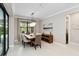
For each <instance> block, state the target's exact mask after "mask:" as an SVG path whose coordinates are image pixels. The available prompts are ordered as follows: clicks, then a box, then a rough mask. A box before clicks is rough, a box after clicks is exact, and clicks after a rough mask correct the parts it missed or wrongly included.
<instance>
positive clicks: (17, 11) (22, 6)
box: [13, 3, 79, 18]
mask: <svg viewBox="0 0 79 59" xmlns="http://www.w3.org/2000/svg"><path fill="white" fill-rule="evenodd" d="M76 5H79V4H77V3H14V4H13V6H14V7H13V9H14V15H19V16H29V17H36V18H46V17H48V16H50V15H53V14H55V13H56V12H59V11H62V10H65V9H68V8H71V7H73V6H76ZM32 14H33V15H32Z"/></svg>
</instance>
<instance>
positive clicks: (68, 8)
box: [45, 5, 79, 19]
mask: <svg viewBox="0 0 79 59" xmlns="http://www.w3.org/2000/svg"><path fill="white" fill-rule="evenodd" d="M78 7H79V5H76V6H74V7H71V8H68V9H65V10H62V11H59V12H56V13H54V14H52V15H49V16H48V17H46V18H49V17H52V16H55V15H58V14H60V13H64V12H66V11H69V10H72V9H75V8H78ZM46 18H45V19H46Z"/></svg>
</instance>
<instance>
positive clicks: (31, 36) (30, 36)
mask: <svg viewBox="0 0 79 59" xmlns="http://www.w3.org/2000/svg"><path fill="white" fill-rule="evenodd" d="M25 36H26V37H27V38H28V39H33V38H35V36H34V35H27V34H25Z"/></svg>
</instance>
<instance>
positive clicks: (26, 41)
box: [21, 34, 30, 48]
mask: <svg viewBox="0 0 79 59" xmlns="http://www.w3.org/2000/svg"><path fill="white" fill-rule="evenodd" d="M21 37H22V44H23V45H24V48H25V44H27V43H28V42H30V40H28V39H27V38H26V37H25V35H24V34H21Z"/></svg>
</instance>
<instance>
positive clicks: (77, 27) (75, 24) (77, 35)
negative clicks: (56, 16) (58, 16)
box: [70, 13, 79, 43]
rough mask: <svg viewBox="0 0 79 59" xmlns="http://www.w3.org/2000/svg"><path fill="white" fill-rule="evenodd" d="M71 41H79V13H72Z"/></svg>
mask: <svg viewBox="0 0 79 59" xmlns="http://www.w3.org/2000/svg"><path fill="white" fill-rule="evenodd" d="M70 42H72V43H79V13H74V14H71V15H70Z"/></svg>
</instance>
